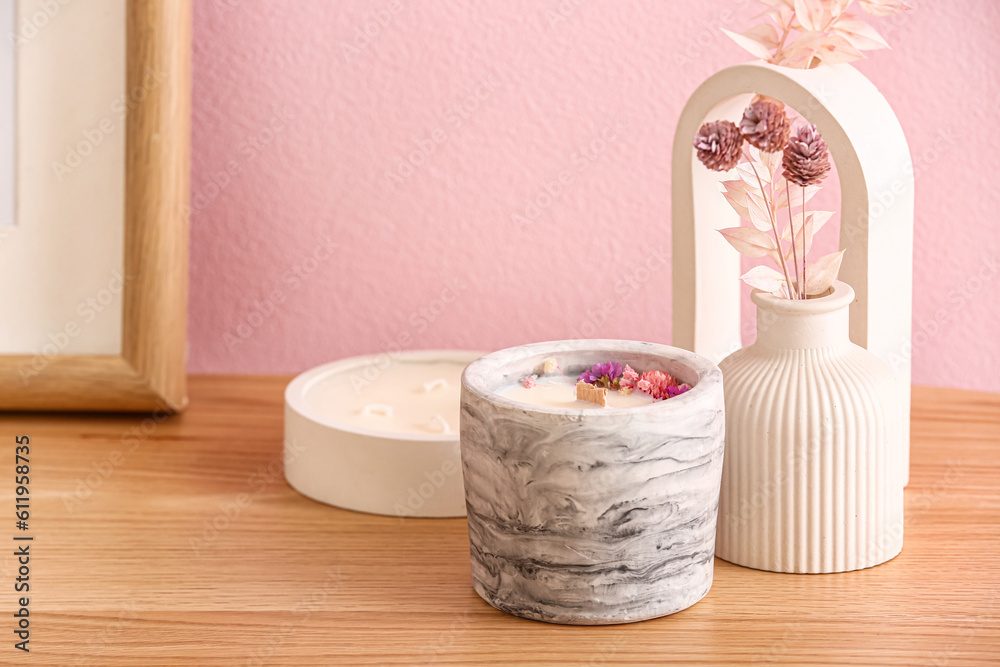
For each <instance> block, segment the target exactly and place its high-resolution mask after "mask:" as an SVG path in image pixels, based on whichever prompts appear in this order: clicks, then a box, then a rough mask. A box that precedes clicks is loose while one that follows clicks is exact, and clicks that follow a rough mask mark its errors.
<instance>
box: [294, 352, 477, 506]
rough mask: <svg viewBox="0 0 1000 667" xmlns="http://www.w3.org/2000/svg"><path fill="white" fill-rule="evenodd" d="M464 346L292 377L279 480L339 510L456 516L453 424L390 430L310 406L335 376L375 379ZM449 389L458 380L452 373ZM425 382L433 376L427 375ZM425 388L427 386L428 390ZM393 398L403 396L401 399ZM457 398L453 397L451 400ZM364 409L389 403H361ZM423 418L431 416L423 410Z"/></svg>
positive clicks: (458, 479) (458, 490) (468, 356)
mask: <svg viewBox="0 0 1000 667" xmlns="http://www.w3.org/2000/svg"><path fill="white" fill-rule="evenodd" d="M480 355H481V353H479V352H468V351H454V350H451V351H414V352H401V353H396V354H392V355H387V354H380V355H369V356H363V357H352V358H350V359H343V360H341V361H337V362H334V363H330V364H325V365H323V366H318V367H316V368H313V369H311V370H309V371H306V372H305V373H303V374H301V375H299V376H298V377H296V378H295V379H294V380H292V382H291V383H290V384H289V385H288V387H287V389H286V390H285V450H284V454H285V478H286V479H287V480H288V483H289V484H290V485H291V486H292V487H293V488H294V489H295V490H297V491H298V492H299V493H302V494H303V495H305V496H308V497H310V498H312V499H314V500H318V501H320V502H322V503H327V504H329V505H336V506H337V507H343V508H345V509H350V510H356V511H359V512H369V513H372V514H386V515H391V516H400V517H462V516H465V496H464V494H463V491H462V474H461V457H460V454H459V445H458V424H451V425H450V427H446V426H442V428H441V430H442V432H440V433H432V432H429V433H393V432H388V431H385V430H378V429H375V428H363V427H359V426H358V425H356V424H349V423H343V422H338V421H337V420H336V419H334V418H332V417H330V416H329V415H328V414H324V413H323V411H322V410H319V409H317V407H316V405H315V400H314V399H315V395H312V396H311V392H315V391H317V390H318V388H319V387H320V386H321V385H322V383H323V382H324V381H326V380H329V379H330V378H334V377H335V376H341V375H344V376H347V377H350V378H358V379H359V380H358V381H359V382H361V381H369V379H374V380H377V378H378V374H379V372H380V369H383V368H386V367H387V365H388V364H394V363H420V362H428V363H430V362H438V361H447V362H459V363H461V364H468V363H469V362H471V361H473V360H475V359H476V358H478V357H479V356H480ZM453 381H454V382H455V383H456V384H455V386H456V387H457V383H458V378H457V377H456V378H453ZM430 382H433V378H431V379H430ZM434 389H435V388H434V387H433V386H429V387H428V391H433V390H434ZM401 400H405V396H404V397H402V399H401ZM456 401H457V398H456ZM367 407H369V408H371V410H370V412H377V411H379V410H384V409H385V408H389V407H391V406H380V405H374V406H367ZM427 416H428V419H429V420H431V419H433V418H434V417H436V415H427Z"/></svg>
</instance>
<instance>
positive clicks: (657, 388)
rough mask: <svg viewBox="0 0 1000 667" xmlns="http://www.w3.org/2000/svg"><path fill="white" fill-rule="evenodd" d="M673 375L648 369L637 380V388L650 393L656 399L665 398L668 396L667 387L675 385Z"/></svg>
mask: <svg viewBox="0 0 1000 667" xmlns="http://www.w3.org/2000/svg"><path fill="white" fill-rule="evenodd" d="M676 384H677V383H676V382H675V381H674V378H673V376H671V375H670V374H669V373H664V372H663V371H646V372H645V373H643V374H642V375H641V376H640V377H639V381H638V382H636V384H635V386H636V389H638V390H639V391H641V392H642V393H644V394H649V395H650V396H652V397H653V398H654V399H657V400H663V399H664V398H668V395H667V387H671V386H675V385H676Z"/></svg>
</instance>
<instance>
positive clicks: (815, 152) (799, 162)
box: [781, 124, 830, 187]
mask: <svg viewBox="0 0 1000 667" xmlns="http://www.w3.org/2000/svg"><path fill="white" fill-rule="evenodd" d="M781 164H782V166H784V168H785V169H784V171H785V178H787V179H788V180H789V181H791V182H792V183H797V184H798V185H801V186H803V187H804V186H807V185H815V184H817V183H819V182H820V181H822V180H823V179H824V178H825V177H826V173H827V172H828V171H830V149H829V148H827V145H826V142H825V141H823V137H822V135H820V133H819V130H817V129H816V126H815V125H809V124H806V125H802V126H801V127H799V129H798V130H796V131H795V133H794V134H792V136H791V138H789V140H788V145H787V146H785V153H784V155H783V156H782V159H781Z"/></svg>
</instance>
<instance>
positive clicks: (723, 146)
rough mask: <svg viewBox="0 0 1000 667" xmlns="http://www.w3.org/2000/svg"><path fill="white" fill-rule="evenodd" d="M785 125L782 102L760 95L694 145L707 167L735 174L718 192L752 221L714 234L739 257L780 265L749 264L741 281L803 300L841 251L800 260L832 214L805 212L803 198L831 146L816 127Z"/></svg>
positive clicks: (821, 286) (704, 131)
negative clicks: (784, 213)
mask: <svg viewBox="0 0 1000 667" xmlns="http://www.w3.org/2000/svg"><path fill="white" fill-rule="evenodd" d="M791 125H792V124H791V122H790V120H789V118H788V115H787V113H786V112H785V105H784V104H782V103H781V102H778V101H776V100H772V99H769V98H759V99H756V100H755V101H753V102H751V104H750V106H748V107H747V108H746V110H745V111H744V112H743V117H742V119H741V120H740V124H739V125H737V124H736V123H733V122H732V121H728V120H717V121H712V122H709V123H705V124H704V125H702V126H701V129H700V130H699V131H698V134H697V135H695V138H694V147H695V149H696V150H697V153H698V159H699V160H701V162H702V164H704V165H705V166H706V167H708V168H709V169H712V170H714V171H730V170H735V171H736V178H734V179H731V180H728V181H723V182H722V186H723V192H722V194H723V196H724V197H725V198H726V201H728V202H729V204H730V206H732V207H733V210H735V211H736V213H737V214H739V216H740V218H742V219H743V220H746V221H748V222H749V223H750V225H751V226H749V227H746V226H740V227H731V228H729V229H720V230H719V232H720V233H721V234H722V235H723V236H724V237H725V239H726V240H727V241H729V243H730V244H731V245H732V246H733V247H734V248H736V250H737V251H738V252H739V253H740V254H741V255H745V256H747V257H769V258H770V259H772V260H773V261H774V263H775V264H776V265H777V267H778V268H779V269H780V270H781V272H780V273H779V272H778V271H776V270H774V269H771V268H769V267H767V266H755V267H754V268H752V269H750V270H749V271H747V272H746V273H745V274H744V275H743V276H742V278H741V279H742V280H743V282H745V283H747V284H748V285H750V286H751V287H755V288H757V289H760V290H763V291H765V292H770V293H772V294H774V295H775V296H780V297H783V298H786V299H805V298H807V297H808V296H810V295H813V296H814V295H819V294H822V293H824V292H826V290H828V289H829V288H830V286H831V285H832V284H833V281H834V280H836V279H837V274H838V273H839V272H840V263H841V260H842V259H843V256H844V251H843V250H841V251H838V252H835V253H831V254H829V255H826V256H825V257H822V258H820V259H818V260H816V261H815V262H813V263H812V264H806V256H807V254H808V253H809V250H810V248H811V247H812V241H813V235H814V234H815V233H816V232H817V231H819V230H820V228H822V227H823V225H824V224H825V223H826V222H827V221H828V220H829V219H830V218H831V216H833V213H832V212H831V211H811V212H809V213H807V212H806V202H808V201H809V200H810V199H811V198H812V197H813V196H814V195H815V194H816V192H818V191H819V183H820V181H822V180H823V179H824V178H825V177H826V175H827V172H829V171H830V150H829V148H828V147H827V145H826V142H825V141H823V137H822V136H820V133H819V131H818V130H817V129H816V126H815V125H810V124H808V123H803V124H800V125H799V126H798V127H797V128H795V129H794V130H793V129H792V127H791ZM796 207H797V208H798V212H799V214H798V215H795V214H794V213H793V208H796ZM782 211H787V218H788V223H787V224H783V223H782V222H781V215H780V214H781V212H782Z"/></svg>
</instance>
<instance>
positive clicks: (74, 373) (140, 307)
mask: <svg viewBox="0 0 1000 667" xmlns="http://www.w3.org/2000/svg"><path fill="white" fill-rule="evenodd" d="M126 61H127V64H126V75H125V82H126V90H132V89H133V88H134V87H136V86H142V81H143V77H144V76H146V73H147V72H148V71H155V72H163V73H164V74H165V77H164V79H163V81H162V83H161V84H160V85H157V86H156V87H155V89H152V90H150V91H149V94H148V95H146V96H145V98H144V99H143V100H142V101H141V102H140V103H139V104H137V106H136V107H135V108H134V109H132V110H131V111H130V112H129V113H128V115H127V117H126V120H125V216H124V273H125V275H127V276H129V280H128V281H127V282H126V283H125V284H124V286H123V292H122V323H121V326H122V343H121V353H120V354H117V355H114V354H110V355H104V354H100V355H98V354H67V355H54V356H52V357H51V358H50V359H48V362H47V364H46V365H45V368H44V369H42V370H40V371H39V372H38V374H37V375H34V376H32V377H31V378H30V379H29V380H27V381H25V380H24V379H23V378H22V374H21V372H20V369H21V368H23V364H25V363H29V362H30V361H31V359H32V356H31V355H0V409H3V410H89V411H133V412H134V411H161V412H175V411H178V410H182V409H183V408H184V407H185V406H186V405H187V381H186V367H185V365H186V356H187V354H186V344H187V343H186V340H187V297H188V229H189V224H188V219H187V213H186V206H187V203H188V197H189V189H190V177H189V170H190V123H191V120H190V118H191V113H190V109H191V2H190V0H127V2H126Z"/></svg>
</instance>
